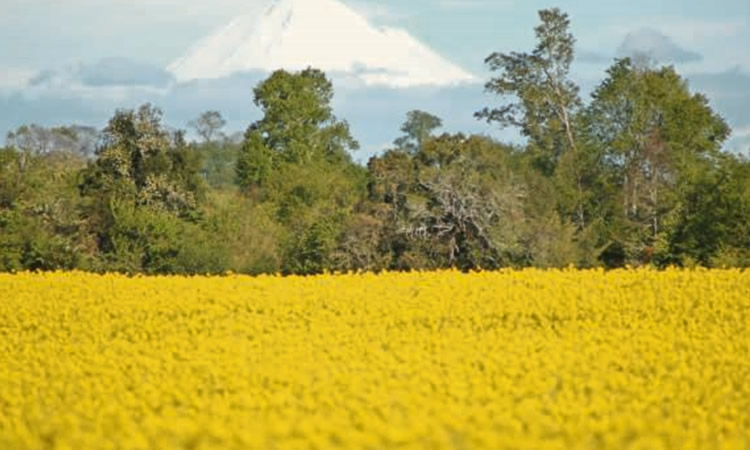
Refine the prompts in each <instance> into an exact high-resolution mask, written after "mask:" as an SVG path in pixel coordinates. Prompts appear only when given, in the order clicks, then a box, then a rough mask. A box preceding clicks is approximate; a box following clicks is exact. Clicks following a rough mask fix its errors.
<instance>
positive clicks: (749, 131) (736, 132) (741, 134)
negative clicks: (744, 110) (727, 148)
mask: <svg viewBox="0 0 750 450" xmlns="http://www.w3.org/2000/svg"><path fill="white" fill-rule="evenodd" d="M732 136H733V137H735V138H750V125H747V126H744V127H739V128H735V129H733V130H732Z"/></svg>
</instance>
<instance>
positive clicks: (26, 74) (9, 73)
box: [0, 66, 37, 92]
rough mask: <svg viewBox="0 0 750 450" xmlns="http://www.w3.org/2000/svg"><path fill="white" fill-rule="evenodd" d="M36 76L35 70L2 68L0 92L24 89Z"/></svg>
mask: <svg viewBox="0 0 750 450" xmlns="http://www.w3.org/2000/svg"><path fill="white" fill-rule="evenodd" d="M36 74H37V71H36V70H33V69H28V68H24V67H3V66H0V92H3V91H15V90H18V89H22V88H24V87H25V86H26V85H27V84H28V83H29V81H30V80H31V79H32V78H33V77H34V76H35V75H36Z"/></svg>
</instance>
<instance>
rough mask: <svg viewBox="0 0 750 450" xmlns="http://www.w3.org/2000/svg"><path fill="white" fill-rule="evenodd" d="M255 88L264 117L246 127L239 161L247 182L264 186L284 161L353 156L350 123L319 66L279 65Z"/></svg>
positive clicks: (242, 179) (241, 179)
mask: <svg viewBox="0 0 750 450" xmlns="http://www.w3.org/2000/svg"><path fill="white" fill-rule="evenodd" d="M254 94H255V104H256V105H257V106H258V107H259V108H260V109H261V111H262V112H263V118H262V119H261V120H259V121H257V122H255V123H253V124H252V125H250V127H249V128H248V130H247V132H246V133H245V143H244V145H243V147H242V150H241V152H240V157H239V160H238V162H237V182H238V184H239V185H240V186H241V187H242V188H244V189H251V188H252V187H253V186H261V185H262V184H263V183H264V181H265V180H266V179H267V178H268V176H269V175H270V173H271V171H272V170H275V169H277V168H278V167H279V166H280V165H282V164H286V163H294V164H304V163H307V162H309V161H312V160H314V159H318V158H325V159H327V160H329V161H332V162H345V161H350V159H351V157H350V154H349V151H351V150H356V149H357V148H359V144H358V143H357V141H355V140H354V138H352V136H351V134H350V132H349V125H348V124H347V123H346V122H345V121H340V120H338V119H337V118H336V116H334V114H333V108H332V107H331V100H332V99H333V85H332V84H331V82H330V81H329V80H328V79H327V78H326V76H325V74H324V73H323V72H321V71H320V70H317V69H312V68H308V69H306V70H303V71H301V72H298V73H289V72H287V71H284V70H278V71H276V72H274V73H273V74H272V75H271V76H270V77H269V78H268V79H266V80H265V81H263V82H261V83H260V84H259V85H258V86H257V87H256V88H255V91H254Z"/></svg>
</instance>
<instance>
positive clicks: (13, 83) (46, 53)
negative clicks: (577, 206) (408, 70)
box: [0, 0, 750, 148]
mask: <svg viewBox="0 0 750 450" xmlns="http://www.w3.org/2000/svg"><path fill="white" fill-rule="evenodd" d="M345 3H347V4H349V5H352V6H354V7H355V8H356V9H358V10H359V11H361V12H363V13H365V14H366V15H367V16H368V17H369V18H370V20H371V21H372V22H374V23H376V24H378V25H383V26H397V27H401V28H405V29H407V30H408V31H409V32H410V33H411V34H412V35H414V36H415V37H417V38H419V39H420V40H422V41H423V42H424V43H426V44H427V45H429V46H430V47H432V48H433V49H435V50H437V51H438V52H439V53H441V54H442V55H443V56H445V57H447V58H448V59H450V60H452V61H453V62H456V63H458V64H460V65H461V66H462V67H464V68H465V69H467V70H470V71H471V72H473V73H475V74H476V75H478V76H479V77H480V78H482V79H485V78H486V77H487V76H488V74H487V73H486V71H485V68H484V65H483V59H484V58H485V57H486V56H487V55H488V54H489V53H491V52H492V51H510V50H520V51H523V50H528V49H530V48H531V47H532V46H533V44H534V36H533V27H534V26H535V24H536V23H537V15H536V12H537V10H539V9H541V8H546V7H550V6H558V7H560V8H561V9H563V10H564V11H566V12H568V13H569V14H570V15H571V19H572V23H573V32H574V34H575V35H576V37H577V39H578V48H577V50H578V53H579V55H580V57H579V60H578V61H577V63H576V66H575V69H574V71H575V77H576V79H577V80H578V81H579V83H580V84H581V85H582V86H583V87H584V92H586V91H588V90H590V89H591V87H593V86H594V85H595V84H596V83H597V82H598V81H599V80H600V79H601V77H602V74H603V71H604V69H605V68H606V67H607V66H608V65H609V63H610V62H611V59H612V58H613V57H615V56H618V55H621V54H625V53H626V52H627V51H628V50H629V49H630V48H631V47H633V46H636V47H637V46H639V45H640V46H644V45H645V46H651V47H652V50H654V51H655V52H657V53H659V55H660V57H663V58H664V59H666V60H668V62H670V63H673V64H675V65H676V66H677V68H678V70H679V71H680V72H681V73H682V74H684V75H685V76H686V77H688V78H689V79H690V80H691V86H693V87H694V88H695V89H698V90H701V91H704V92H706V93H707V94H708V95H709V97H710V98H711V99H712V101H713V102H714V105H715V106H716V107H717V109H718V110H719V111H720V112H721V113H722V114H723V115H724V116H725V117H727V119H728V120H729V122H730V123H731V124H732V125H733V126H734V128H735V130H736V139H735V141H734V142H735V144H733V145H737V146H745V143H746V142H747V146H750V46H748V43H750V2H748V1H747V0H720V1H715V2H706V1H698V0H665V1H656V0H629V1H621V0H620V1H610V0H599V1H592V0H585V1H575V2H573V1H558V2H556V3H549V2H541V1H535V0H532V1H521V0H410V1H408V2H405V1H403V0H400V1H398V0H384V1H369V0H345ZM253 7H254V4H253V0H189V1H188V0H106V1H102V0H0V11H2V14H0V107H1V108H2V110H0V111H1V112H0V133H5V131H7V129H8V128H10V127H13V126H17V125H18V124H20V123H22V122H29V121H35V122H41V123H48V124H51V123H64V122H72V121H78V122H87V123H90V124H103V123H104V122H105V121H106V119H107V117H109V116H111V112H112V111H111V109H112V108H113V105H117V106H131V105H133V104H135V103H137V102H140V101H146V100H150V99H151V98H153V97H154V96H156V98H158V99H162V103H164V104H163V105H162V106H164V108H165V110H166V112H167V117H168V118H170V117H171V118H172V119H171V120H172V122H173V125H174V126H184V123H185V122H186V121H187V119H188V118H187V117H182V116H181V115H180V113H177V112H170V108H175V109H180V111H181V112H184V114H185V115H186V114H188V112H189V113H193V112H194V111H197V110H199V109H200V108H201V107H203V106H205V109H208V108H215V109H220V110H222V109H223V110H226V111H227V112H226V113H225V114H226V115H229V116H230V117H228V118H229V119H230V124H231V125H233V126H234V127H235V128H238V129H241V128H243V127H244V126H246V125H247V124H248V123H249V122H250V121H251V120H252V119H254V117H250V116H251V115H252V112H251V111H250V109H248V108H249V106H248V107H247V108H246V107H244V106H240V105H234V104H230V100H231V97H232V96H231V95H227V93H226V91H225V90H220V89H219V88H218V87H216V86H213V85H212V87H208V88H206V89H208V90H206V91H201V92H197V91H195V90H194V91H192V92H191V93H190V95H189V98H188V99H174V98H170V99H164V97H163V92H162V91H161V90H160V89H162V86H159V83H157V82H156V81H154V83H152V84H153V86H150V87H139V88H138V89H131V88H128V86H127V85H128V84H132V83H131V82H132V81H133V80H138V79H141V78H143V79H148V80H158V77H159V76H160V75H163V74H162V73H161V72H160V69H161V68H163V67H165V66H166V65H167V64H168V63H169V62H171V61H172V60H173V59H175V58H176V57H178V56H180V55H181V54H183V53H185V52H186V51H187V49H188V48H190V46H191V45H193V44H194V43H195V42H196V41H197V40H199V39H200V38H202V37H204V36H205V35H207V34H208V33H210V32H211V31H213V30H215V29H216V28H217V27H220V26H222V25H224V24H225V23H227V22H228V21H230V20H231V19H232V18H234V17H235V16H237V15H239V14H241V13H243V12H246V11H248V10H250V9H251V8H253ZM111 58H120V59H116V60H115V59H111ZM118 61H119V62H118ZM123 61H127V63H125V62H123ZM118 64H119V65H118ZM66 67H67V68H71V67H74V68H75V71H77V72H76V73H78V74H79V75H80V77H87V78H86V79H87V80H88V81H89V82H90V83H89V84H96V83H99V85H100V86H105V85H109V86H108V87H107V88H106V89H103V90H100V91H96V92H92V91H81V90H76V89H68V88H67V87H66V86H65V85H64V83H65V81H58V82H57V84H54V85H51V86H52V87H49V88H47V89H45V90H44V91H43V92H40V90H39V89H34V86H31V85H33V84H34V83H35V82H36V84H37V85H38V84H39V83H40V82H41V81H44V80H46V79H47V78H51V74H52V73H54V72H55V71H60V70H63V69H64V68H66ZM112 73H116V74H118V77H119V78H117V79H115V80H111V79H109V78H107V77H108V74H112ZM139 77H140V78H139ZM115 83H119V84H121V86H114V84H115ZM234 83H235V84H234V85H233V86H235V87H236V88H237V89H242V86H243V85H242V83H243V81H242V80H239V81H237V80H235V82H234ZM141 84H142V83H141ZM250 88H251V86H248V87H247V89H246V92H247V93H249V92H250ZM211 89H213V90H211ZM479 91H481V86H480V87H478V88H477V91H476V92H474V93H473V94H472V95H474V97H473V99H471V100H469V99H466V98H462V99H461V101H457V100H456V99H457V96H456V95H455V94H454V95H452V96H451V95H448V94H445V99H446V100H445V101H443V102H442V103H440V102H439V101H437V100H435V99H434V98H431V95H433V94H434V93H430V92H422V93H415V94H414V96H413V97H408V98H409V99H412V100H414V102H416V103H418V104H415V105H413V107H422V106H424V108H425V109H426V108H428V107H432V108H433V109H435V110H438V112H442V113H444V114H446V115H447V117H444V118H445V119H446V124H448V128H453V129H464V128H468V129H466V131H479V132H483V131H485V128H486V127H485V128H483V125H481V124H474V123H473V122H472V119H471V113H472V112H473V111H470V109H472V108H473V107H475V106H476V107H479V106H482V105H481V103H482V102H483V101H489V100H490V99H488V98H486V97H482V96H481V92H479ZM183 93H184V91H183ZM159 95H162V97H159ZM342 95H343V94H342ZM103 97H106V98H107V99H108V100H107V101H103V100H102V98H103ZM357 98H358V102H359V104H362V103H363V100H362V94H358V97H357ZM381 98H382V96H381ZM247 100H248V98H243V99H242V101H243V102H246V101H247ZM402 100H403V99H402ZM201 101H204V103H203V104H200V102H201ZM157 103H159V101H157ZM364 103H365V104H367V102H366V101H364ZM378 105H379V107H380V108H381V109H386V108H385V106H387V105H383V103H382V100H381V102H380V103H379V104H378ZM410 106H411V105H406V104H403V105H402V104H398V105H394V109H395V110H396V111H394V112H397V113H400V112H402V111H400V110H401V109H407V108H409V107H410ZM337 107H338V108H339V109H340V112H339V114H340V115H341V116H343V117H344V118H349V117H347V116H348V115H352V116H356V117H359V118H360V119H352V122H353V123H354V122H355V121H356V120H361V121H362V122H363V123H364V122H367V121H368V119H367V117H368V116H367V113H366V111H365V110H358V109H357V108H356V107H355V106H352V105H351V104H348V103H347V102H346V99H339V103H338V104H337ZM459 107H460V108H459ZM461 108H463V109H465V111H464V110H457V109H461ZM368 109H373V107H372V105H369V106H368ZM376 109H377V108H376ZM383 113H386V112H385V111H383ZM233 114H235V115H233ZM390 115H391V116H393V115H398V114H394V113H391V114H390ZM452 115H455V117H453V116H452ZM369 122H372V120H369ZM386 122H387V124H386ZM379 123H381V129H379V130H366V129H365V128H366V127H365V126H363V125H357V126H355V127H354V128H355V131H357V129H359V130H360V131H361V133H362V134H363V135H367V137H366V138H360V139H361V140H363V141H367V142H366V143H365V144H366V146H369V147H373V148H374V146H377V145H380V144H379V143H378V142H380V141H376V139H377V138H376V137H375V136H377V135H379V134H383V133H386V130H385V128H386V125H387V126H388V127H391V128H393V129H392V130H390V131H389V133H390V134H391V135H389V136H383V137H382V138H380V139H381V140H382V142H383V144H384V143H386V142H388V140H389V139H390V138H392V137H393V136H392V135H393V134H395V133H397V131H398V130H397V126H396V127H393V124H392V123H391V122H388V121H379ZM375 128H377V127H375ZM738 148H739V147H738Z"/></svg>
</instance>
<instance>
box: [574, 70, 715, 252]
mask: <svg viewBox="0 0 750 450" xmlns="http://www.w3.org/2000/svg"><path fill="white" fill-rule="evenodd" d="M586 116H587V119H586V123H587V136H588V137H589V139H591V141H592V143H593V145H595V146H597V147H598V148H600V149H601V151H602V153H603V154H604V156H605V159H606V162H607V164H608V165H609V167H610V170H611V173H612V177H613V179H614V182H615V184H616V185H617V186H618V187H619V189H620V192H621V198H620V201H621V213H622V216H623V217H624V218H625V223H624V227H625V228H624V231H623V233H622V234H621V236H620V239H619V242H620V244H621V245H622V246H623V247H624V251H625V253H626V254H627V255H628V259H630V260H631V261H633V262H648V261H650V260H652V259H653V258H654V257H664V255H663V253H664V252H665V251H666V247H668V241H669V239H670V235H671V232H672V228H673V227H674V226H675V220H676V218H675V214H677V213H678V211H679V210H680V208H682V205H683V203H684V200H685V195H686V193H687V192H689V191H691V190H692V186H693V185H694V184H695V183H697V182H698V180H700V179H701V178H702V177H704V176H705V174H706V171H710V170H713V168H714V167H715V165H716V162H717V159H718V158H719V155H720V150H721V146H722V143H723V142H724V141H725V140H726V139H727V137H728V135H729V127H728V126H727V124H726V122H725V121H724V120H723V119H722V118H721V117H720V116H719V115H718V114H716V113H715V112H714V111H713V110H712V109H711V108H710V106H709V104H708V100H707V99H706V97H704V96H703V95H701V94H693V93H691V92H690V90H689V89H688V85H687V82H686V81H685V80H684V79H682V77H680V76H679V75H678V74H677V72H675V70H674V68H672V67H662V68H658V69H657V68H652V67H649V66H647V65H635V64H634V63H633V62H632V61H631V60H630V59H622V60H619V61H617V62H616V63H615V64H614V65H613V66H612V67H611V68H610V69H609V70H608V77H607V78H606V79H605V80H604V82H603V83H602V84H601V85H600V86H599V87H598V88H597V89H596V91H595V92H594V94H593V101H592V103H591V105H590V107H589V108H588V109H587V112H586ZM660 255H661V256H660Z"/></svg>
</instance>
